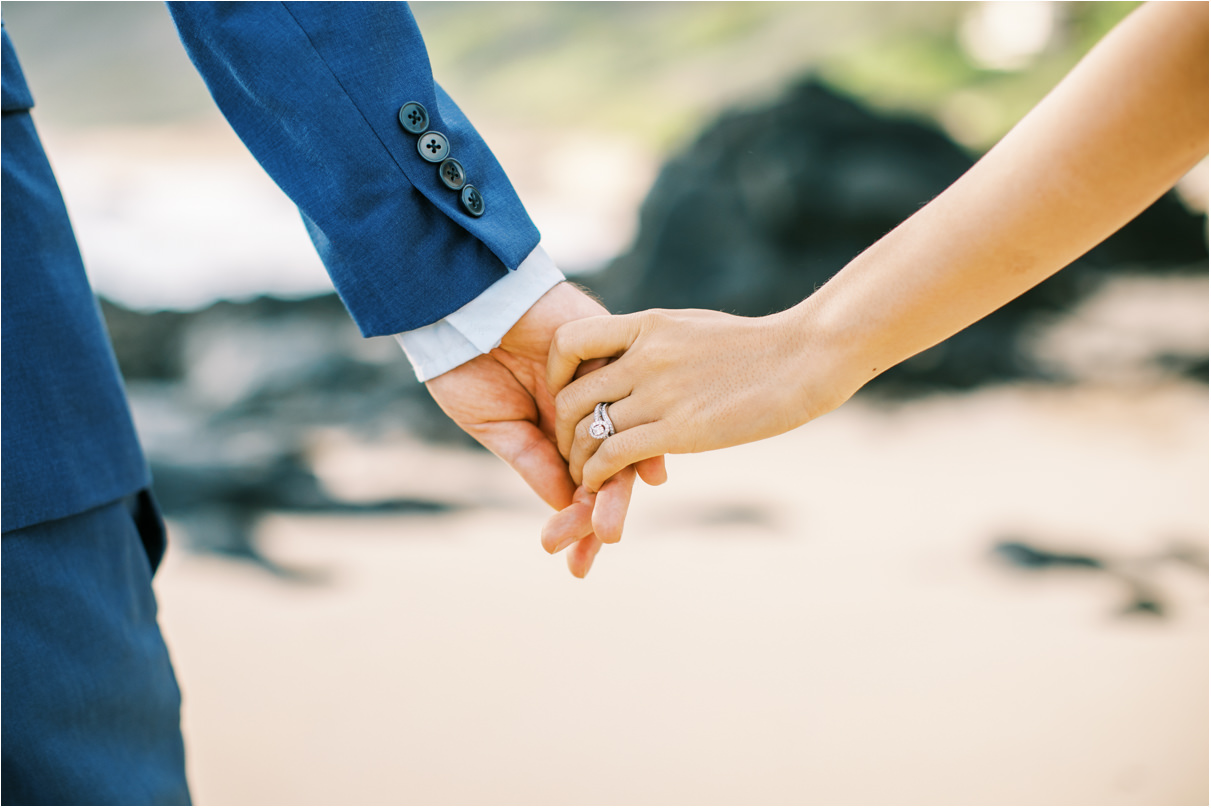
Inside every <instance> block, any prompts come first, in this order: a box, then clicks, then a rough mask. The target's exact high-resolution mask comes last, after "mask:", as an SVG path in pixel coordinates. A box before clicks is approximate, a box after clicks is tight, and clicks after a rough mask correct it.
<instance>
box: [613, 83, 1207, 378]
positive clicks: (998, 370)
mask: <svg viewBox="0 0 1211 808" xmlns="http://www.w3.org/2000/svg"><path fill="white" fill-rule="evenodd" d="M972 163H973V159H972V158H971V157H970V156H969V155H968V154H966V153H965V152H964V151H963V149H962V148H960V147H959V146H958V145H956V144H955V143H954V142H952V141H951V140H950V139H949V138H948V137H947V136H946V135H945V134H943V133H942V132H941V131H939V130H938V129H937V128H936V127H934V126H933V125H931V124H926V123H922V122H920V121H916V120H909V119H904V118H894V117H888V116H885V115H880V114H878V113H875V112H872V111H870V110H868V109H865V108H863V107H861V106H859V105H858V104H856V103H854V102H853V101H851V100H849V99H847V98H844V97H842V96H840V95H838V94H836V93H834V92H832V91H831V90H829V89H827V88H826V87H824V86H822V85H820V84H818V83H816V82H808V83H805V84H802V85H800V86H798V87H796V88H794V89H793V90H792V91H790V92H789V93H788V94H787V95H786V97H784V98H783V99H781V100H780V101H778V102H777V103H775V104H774V105H772V106H770V107H768V108H766V109H761V110H757V111H748V112H736V113H729V114H726V115H725V116H724V117H723V118H721V119H720V120H719V121H718V122H717V123H716V124H715V125H713V126H712V127H710V128H709V129H708V130H707V131H706V132H705V133H704V134H703V135H702V136H701V137H700V138H699V139H698V141H697V142H696V143H694V144H693V145H692V146H691V147H690V148H689V149H687V150H686V151H685V152H684V153H683V154H681V155H678V156H677V157H675V158H674V159H673V160H671V161H670V162H669V163H668V164H667V165H666V166H665V167H664V169H663V170H662V172H661V174H660V176H659V178H658V179H657V181H656V184H655V185H654V186H653V188H652V190H651V192H650V194H649V195H648V198H647V199H646V201H645V202H644V205H643V209H642V212H641V216H640V228H639V234H638V237H637V239H636V242H635V244H634V246H633V247H632V248H631V249H630V251H629V252H627V253H626V254H625V255H623V256H621V257H620V258H618V259H617V260H616V261H615V262H614V263H613V264H612V265H611V266H609V267H608V268H607V269H605V270H604V271H603V272H602V273H601V274H600V275H599V276H597V277H595V278H593V280H592V285H593V286H594V288H595V289H596V290H597V291H598V292H599V294H601V296H602V298H603V299H604V300H605V302H606V304H607V305H608V306H610V308H611V309H612V310H614V311H634V310H637V309H643V308H651V307H663V308H686V307H690V308H707V309H719V310H722V311H728V312H733V313H736V314H742V315H748V316H759V315H763V314H769V313H771V312H775V311H780V310H782V309H785V308H788V307H790V306H792V305H794V304H795V303H797V302H798V301H799V300H801V299H803V298H804V297H806V296H808V295H809V294H811V293H812V292H813V291H814V290H815V289H817V288H818V287H819V286H820V285H821V284H823V283H824V282H825V281H827V280H828V279H829V278H830V277H832V275H834V274H835V273H836V272H837V271H838V270H840V269H841V268H842V267H843V266H845V264H846V263H847V262H848V261H850V260H851V259H852V258H853V257H854V256H856V255H857V254H858V253H860V252H861V251H862V250H864V249H865V248H866V247H867V246H869V245H870V244H872V243H873V242H875V241H877V240H878V239H879V238H880V237H882V236H883V235H884V234H885V233H887V232H888V231H889V230H891V229H893V228H894V227H895V226H896V225H898V224H899V223H900V222H902V221H903V220H904V219H906V218H908V217H909V216H910V215H912V213H914V212H915V211H916V210H918V209H919V208H920V207H921V206H922V205H924V204H926V203H927V202H929V200H930V199H932V198H933V197H935V196H936V195H938V194H939V193H941V192H942V191H943V190H944V189H945V188H946V187H947V186H948V185H950V184H951V183H952V182H953V181H954V180H955V179H957V178H958V177H959V176H960V175H961V174H962V173H963V172H964V171H966V170H967V168H969V167H970V166H971V164H972ZM1206 261H1207V248H1206V242H1205V239H1204V235H1203V220H1202V217H1199V216H1197V215H1193V214H1191V213H1189V212H1188V211H1187V210H1186V209H1185V207H1184V206H1183V205H1182V204H1181V203H1180V202H1179V201H1177V200H1176V199H1175V198H1174V197H1173V196H1172V195H1169V196H1166V197H1164V198H1162V199H1161V200H1160V201H1159V202H1157V203H1156V204H1155V205H1153V206H1152V207H1151V208H1150V209H1149V210H1147V211H1146V212H1145V213H1144V214H1143V215H1141V216H1140V217H1139V218H1138V219H1137V220H1136V221H1135V222H1133V223H1132V224H1130V225H1128V226H1127V227H1126V228H1124V230H1123V231H1121V232H1120V233H1119V234H1118V235H1116V236H1115V237H1113V238H1112V239H1110V240H1109V241H1107V242H1106V243H1105V244H1103V245H1102V246H1100V247H1098V248H1097V249H1096V250H1094V251H1093V252H1091V253H1090V254H1089V255H1088V256H1087V257H1086V258H1084V259H1082V260H1081V261H1079V262H1077V264H1075V265H1074V266H1072V267H1070V268H1069V269H1067V270H1065V271H1064V272H1062V273H1060V274H1059V275H1058V276H1056V277H1054V278H1052V279H1051V280H1049V281H1047V282H1046V283H1044V284H1042V285H1040V286H1039V287H1037V288H1036V289H1034V290H1032V291H1030V292H1028V293H1027V294H1025V295H1023V296H1022V297H1020V298H1019V299H1018V300H1016V301H1014V302H1012V303H1010V304H1009V305H1008V306H1006V307H1004V308H1003V309H1001V310H1000V311H999V312H997V313H996V314H995V315H993V316H991V317H988V318H986V319H985V320H983V321H982V322H980V323H978V324H976V325H975V326H973V327H971V328H969V329H967V330H966V331H964V332H963V333H961V334H959V335H957V336H955V337H954V338H952V339H950V340H948V341H947V342H945V343H943V344H942V345H939V346H937V347H936V348H934V349H932V350H930V351H927V352H926V353H924V354H922V355H921V356H919V357H916V358H914V359H912V360H910V361H909V362H906V363H904V364H903V365H901V366H900V367H898V368H895V369H893V370H891V371H889V372H888V373H886V374H884V375H883V376H882V377H880V379H879V380H877V386H880V387H882V389H883V390H884V391H885V392H887V391H890V390H891V389H898V390H901V391H911V390H920V389H933V388H967V387H972V386H975V385H978V384H982V383H985V382H989V381H994V380H998V379H1004V378H1014V377H1038V376H1040V375H1042V374H1041V372H1040V371H1039V370H1038V369H1037V368H1035V367H1032V366H1031V365H1030V363H1029V362H1028V361H1027V360H1026V359H1025V358H1024V357H1023V356H1022V355H1021V354H1020V351H1019V350H1018V348H1019V337H1020V335H1021V334H1022V333H1023V330H1024V329H1025V328H1026V327H1028V326H1029V325H1030V324H1031V323H1032V321H1033V320H1034V318H1035V317H1036V316H1037V315H1038V314H1040V313H1047V312H1056V311H1059V310H1062V309H1065V308H1067V307H1069V306H1071V305H1072V304H1073V303H1075V302H1076V301H1077V300H1079V299H1080V298H1081V297H1083V296H1084V295H1085V294H1087V293H1088V292H1090V291H1092V290H1093V289H1094V288H1096V286H1097V284H1098V283H1099V281H1100V280H1101V279H1102V278H1104V277H1105V276H1106V274H1107V273H1108V272H1110V271H1114V270H1119V269H1123V268H1134V269H1138V268H1140V267H1147V268H1149V269H1152V270H1155V269H1158V268H1160V269H1168V270H1181V271H1201V272H1205V271H1206Z"/></svg>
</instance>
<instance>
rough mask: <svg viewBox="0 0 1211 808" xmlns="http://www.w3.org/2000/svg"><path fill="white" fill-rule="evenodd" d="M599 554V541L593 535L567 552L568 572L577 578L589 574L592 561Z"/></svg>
mask: <svg viewBox="0 0 1211 808" xmlns="http://www.w3.org/2000/svg"><path fill="white" fill-rule="evenodd" d="M599 552H601V539H599V538H597V536H595V535H590V536H587V537H585V538H583V539H581V540H580V541H578V542H576V544H575V545H573V546H572V549H571V550H569V551H568V570H569V571H570V572H571V573H572V574H573V575H575V576H576V577H577V578H583V577H585V576H586V575H588V574H589V570H590V569H591V568H592V566H593V559H595V558H597V554H598V553H599Z"/></svg>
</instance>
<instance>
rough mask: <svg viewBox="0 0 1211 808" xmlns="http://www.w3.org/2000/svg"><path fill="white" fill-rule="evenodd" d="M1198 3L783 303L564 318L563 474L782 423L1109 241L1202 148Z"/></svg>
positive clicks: (1148, 25) (729, 441)
mask: <svg viewBox="0 0 1211 808" xmlns="http://www.w3.org/2000/svg"><path fill="white" fill-rule="evenodd" d="M1207 8H1208V6H1207V4H1206V3H1154V4H1148V5H1145V6H1142V7H1140V8H1139V9H1137V10H1136V11H1135V12H1133V13H1132V14H1131V15H1130V16H1129V17H1128V18H1127V19H1126V20H1124V21H1123V22H1122V23H1121V24H1120V25H1119V26H1118V27H1117V28H1115V30H1114V31H1112V32H1111V33H1110V34H1109V35H1107V36H1106V37H1105V39H1103V40H1102V42H1100V43H1099V44H1098V45H1097V47H1095V48H1094V49H1093V50H1092V51H1091V52H1090V53H1089V54H1088V55H1087V56H1086V57H1085V59H1084V60H1082V62H1081V63H1080V64H1079V65H1077V67H1076V68H1074V69H1073V71H1072V72H1071V73H1070V74H1069V75H1068V76H1067V77H1066V78H1065V79H1064V80H1063V81H1062V82H1061V83H1060V84H1059V85H1058V86H1057V87H1056V88H1055V89H1054V90H1053V91H1052V92H1051V93H1050V94H1049V95H1048V96H1047V97H1046V98H1045V99H1043V101H1042V102H1040V103H1039V105H1038V106H1036V107H1035V108H1034V110H1032V111H1031V112H1030V114H1029V115H1027V116H1026V117H1025V118H1024V119H1023V120H1022V121H1021V122H1020V123H1019V124H1018V125H1017V126H1016V127H1015V128H1014V129H1013V131H1011V132H1010V133H1009V134H1008V135H1006V136H1005V138H1004V139H1003V140H1002V141H1001V142H1000V143H998V144H997V146H996V147H995V148H993V149H992V150H991V151H990V152H989V153H988V154H987V155H985V156H984V157H983V159H981V160H980V161H979V162H978V163H977V164H976V165H975V166H973V167H972V168H971V170H970V171H968V172H967V173H966V174H965V175H964V176H963V177H961V178H960V179H959V180H958V181H956V182H955V183H954V185H952V186H951V187H950V188H948V189H947V190H946V191H945V192H944V193H942V194H941V195H940V196H938V197H937V198H936V199H935V200H933V201H932V202H931V203H930V204H928V205H926V206H925V207H924V208H922V209H921V210H920V211H918V212H917V213H916V214H915V215H914V216H912V217H911V218H910V219H908V220H907V221H905V222H904V223H903V224H901V225H900V226H899V227H898V228H896V229H895V230H893V231H892V232H891V233H889V234H888V235H887V236H885V237H884V238H882V239H881V240H879V241H878V242H877V243H876V244H874V245H873V246H872V247H870V248H869V249H868V250H866V251H865V252H864V253H862V255H860V256H858V257H857V258H856V259H854V260H853V261H852V262H851V263H850V264H849V265H847V266H846V267H845V268H844V269H843V270H842V271H841V272H839V273H838V274H837V275H836V276H835V277H834V278H833V279H832V280H830V281H829V282H828V283H827V284H825V285H824V286H823V287H822V288H821V289H820V290H819V291H818V292H816V293H815V294H813V295H812V296H811V297H809V298H808V299H807V300H805V301H803V302H802V303H800V304H799V305H797V306H795V307H794V308H792V309H789V310H788V311H785V312H782V313H780V314H775V315H771V316H769V317H758V318H744V317H734V316H732V315H728V314H722V313H719V312H713V311H695V310H684V311H661V310H652V311H645V312H639V313H637V314H630V315H624V316H620V317H609V316H605V317H591V318H589V319H585V320H578V321H576V322H573V323H568V324H566V325H564V326H562V327H561V328H560V329H559V330H558V331H557V333H556V335H555V340H554V342H553V343H552V348H551V354H550V358H549V362H548V367H547V382H548V384H549V386H550V389H551V390H552V391H555V392H556V393H557V394H558V395H557V399H556V400H557V418H556V429H555V434H556V440H557V443H558V446H559V450H560V452H562V453H563V455H564V456H565V457H567V458H569V467H570V470H571V476H572V479H573V480H574V481H575V482H577V483H582V484H583V487H584V489H585V490H586V491H587V492H591V491H597V490H598V489H601V488H602V486H604V485H606V484H607V481H609V480H611V479H612V478H613V476H614V475H615V474H617V473H618V472H619V471H620V470H622V469H625V468H627V467H629V466H630V465H632V464H634V463H636V462H639V461H642V460H643V459H645V458H655V457H660V456H661V455H663V454H665V453H670V452H672V453H678V452H702V451H707V450H709V449H718V448H723V447H726V446H734V445H736V444H739V443H746V442H749V441H755V440H760V439H762V438H766V437H771V436H773V435H778V434H781V433H783V432H786V431H789V430H791V429H794V428H795V427H798V426H800V425H802V424H805V423H807V422H808V421H811V420H813V419H814V418H817V417H819V416H821V415H823V414H825V413H827V412H829V411H831V410H833V409H835V408H836V407H838V406H840V405H841V404H843V403H844V402H845V401H847V400H848V399H849V398H850V397H851V396H852V395H853V394H854V393H855V392H857V390H858V389H859V388H861V387H862V386H863V385H864V384H866V383H867V382H868V381H870V380H871V379H872V378H874V377H875V376H877V375H879V374H880V373H882V372H883V371H884V370H886V369H887V368H889V367H891V366H893V365H895V364H897V363H899V362H902V361H903V360H905V359H907V358H908V357H910V356H913V355H915V354H917V353H919V352H921V351H923V350H925V349H927V348H929V347H931V346H933V345H936V344H937V343H939V342H941V341H942V340H944V339H946V338H947V337H949V336H951V335H952V334H954V333H956V332H957V331H960V330H962V329H963V328H965V327H967V326H968V325H970V324H971V323H973V322H975V321H976V320H979V319H980V318H982V317H984V316H985V315H987V314H989V313H990V312H992V311H994V310H996V309H997V308H999V307H1001V306H1003V305H1004V304H1005V303H1007V302H1009V301H1010V300H1012V299H1013V298H1015V297H1017V296H1018V295H1020V294H1022V293H1023V292H1025V291H1026V290H1027V289H1030V288H1031V287H1033V286H1035V285H1036V284H1038V283H1040V282H1041V281H1043V280H1045V279H1046V278H1047V277H1049V276H1050V275H1052V274H1054V273H1055V272H1057V271H1059V270H1060V269H1062V268H1063V267H1064V266H1066V265H1067V264H1069V263H1071V262H1072V261H1073V260H1075V259H1076V258H1078V257H1079V256H1080V255H1082V254H1083V253H1085V252H1086V251H1087V250H1089V249H1090V248H1092V247H1093V246H1095V245H1096V244H1098V243H1099V242H1101V241H1102V240H1104V239H1105V238H1107V237H1108V236H1110V235H1111V234H1112V233H1114V231H1116V230H1117V229H1119V228H1120V227H1122V226H1123V225H1124V224H1126V223H1127V222H1128V221H1130V220H1131V219H1132V218H1134V217H1135V216H1136V215H1137V214H1139V213H1140V212H1141V211H1142V210H1143V209H1144V208H1146V207H1147V206H1148V205H1150V204H1151V203H1152V202H1153V201H1155V200H1156V199H1157V198H1158V197H1160V196H1161V194H1163V193H1164V192H1165V191H1166V190H1167V189H1169V188H1171V187H1172V186H1173V185H1174V184H1175V183H1176V182H1177V180H1178V179H1180V178H1181V177H1182V175H1183V174H1185V173H1186V172H1187V171H1189V170H1190V169H1191V168H1192V167H1193V166H1194V165H1196V164H1197V163H1198V161H1199V160H1200V159H1201V158H1202V157H1203V156H1204V155H1206V153H1207V91H1208V85H1207V63H1208V62H1207V60H1208V52H1207V26H1208V13H1207ZM609 358H614V361H612V362H610V363H609V364H608V365H606V366H604V367H602V368H600V369H598V370H595V371H594V372H592V373H588V374H586V375H582V376H581V377H579V378H578V377H577V371H578V368H580V366H581V364H582V363H583V362H586V361H588V360H595V359H609ZM599 401H608V402H615V403H613V404H612V405H611V406H610V408H609V412H610V416H611V419H612V420H613V422H614V424H615V427H616V429H618V433H617V434H616V435H614V436H612V437H610V438H607V439H606V440H604V441H597V440H594V439H592V438H591V437H589V435H588V426H589V424H590V423H591V420H592V418H591V415H592V410H593V407H594V405H595V404H596V403H597V402H599ZM559 518H560V517H558V516H557V517H554V518H553V522H555V521H557V520H558V519H559ZM548 549H550V548H548Z"/></svg>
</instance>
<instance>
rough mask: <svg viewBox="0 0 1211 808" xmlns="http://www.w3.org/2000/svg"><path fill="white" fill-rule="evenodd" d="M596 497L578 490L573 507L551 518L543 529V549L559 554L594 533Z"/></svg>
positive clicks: (570, 506) (583, 490)
mask: <svg viewBox="0 0 1211 808" xmlns="http://www.w3.org/2000/svg"><path fill="white" fill-rule="evenodd" d="M593 501H594V496H593V495H592V494H590V493H589V492H588V491H586V490H585V489H583V488H581V489H578V490H577V492H576V496H575V498H574V501H573V502H572V504H571V505H569V506H568V507H566V508H564V509H563V510H561V511H559V512H558V513H556V514H554V515H553V516H551V518H550V519H548V520H547V523H546V524H545V525H543V528H542V547H543V549H544V550H546V551H547V552H548V553H558V552H559V551H561V550H563V549H565V548H566V547H568V546H569V545H571V544H572V542H575V541H579V540H581V539H583V538H585V537H586V536H588V535H589V534H590V533H592V532H593Z"/></svg>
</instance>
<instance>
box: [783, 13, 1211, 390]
mask: <svg viewBox="0 0 1211 808" xmlns="http://www.w3.org/2000/svg"><path fill="white" fill-rule="evenodd" d="M1206 153H1207V4H1205V3H1155V4H1150V5H1147V6H1144V7H1141V8H1140V9H1138V10H1137V11H1136V12H1134V13H1133V14H1132V15H1131V17H1129V18H1128V19H1127V20H1125V21H1124V22H1123V23H1122V24H1121V25H1120V26H1119V27H1118V28H1116V29H1115V30H1114V31H1113V32H1111V34H1110V35H1108V36H1107V37H1106V38H1105V39H1104V40H1103V41H1102V42H1101V43H1099V44H1098V46H1097V47H1096V48H1095V49H1094V50H1093V51H1091V52H1090V53H1089V55H1088V56H1086V57H1085V59H1084V60H1083V61H1082V62H1081V63H1080V64H1079V65H1078V66H1077V67H1076V68H1075V69H1074V70H1073V71H1072V72H1071V73H1070V74H1069V75H1068V76H1067V77H1066V78H1065V79H1064V80H1063V81H1062V82H1061V83H1060V84H1059V85H1058V86H1057V87H1056V88H1055V89H1054V90H1053V91H1052V92H1051V93H1050V94H1049V95H1048V96H1047V98H1045V99H1044V100H1043V101H1042V102H1041V103H1040V104H1039V105H1038V106H1037V107H1035V109H1034V110H1033V111H1032V112H1031V113H1030V114H1029V115H1027V116H1026V117H1025V118H1024V119H1023V120H1022V121H1021V122H1020V123H1019V124H1018V125H1017V126H1016V127H1015V128H1014V129H1013V131H1011V132H1010V133H1009V134H1008V135H1007V136H1006V137H1005V138H1004V139H1003V140H1002V141H1001V142H1000V143H998V144H997V146H996V147H994V148H993V149H992V150H991V151H990V152H989V153H988V154H987V155H985V156H984V158H983V159H981V160H980V161H979V162H978V163H977V164H976V165H975V166H973V167H972V169H971V170H970V171H968V172H967V173H966V174H965V175H964V176H963V177H962V178H960V179H959V180H958V181H957V182H956V183H955V184H954V185H952V186H951V187H950V188H948V189H947V190H946V191H945V192H944V193H943V194H941V195H940V196H939V197H937V198H936V199H935V200H934V201H932V202H931V203H930V204H928V205H927V206H926V207H924V208H922V209H921V210H920V211H919V212H918V213H917V214H916V215H914V216H913V217H911V218H910V219H908V220H907V221H905V222H904V223H903V224H901V225H900V226H899V227H897V228H896V229H895V230H893V231H892V232H891V233H889V234H888V235H887V236H885V237H884V238H883V239H881V240H880V241H879V242H877V243H876V244H874V245H873V246H872V247H870V248H869V249H868V250H866V251H865V252H864V253H862V255H860V256H859V257H858V258H856V259H854V261H852V262H851V263H850V264H849V265H848V266H846V267H845V269H843V270H842V271H841V272H840V273H838V274H837V275H836V276H835V277H834V278H833V279H832V280H831V281H829V283H827V284H826V285H825V286H824V287H822V288H821V289H820V290H819V291H818V292H817V293H816V294H814V295H812V297H810V298H808V299H807V300H806V301H804V302H803V303H802V304H800V305H799V306H798V307H796V309H794V310H792V312H791V313H790V314H791V315H792V316H793V317H796V318H798V319H800V320H802V321H803V322H804V323H805V324H806V323H811V326H810V329H811V332H812V333H813V334H814V335H815V337H814V340H813V344H812V345H810V346H805V350H810V351H813V352H814V351H818V350H819V349H820V348H821V344H820V340H824V341H825V346H824V347H825V348H826V349H827V350H830V351H834V352H836V355H837V356H838V357H840V358H841V359H840V362H839V365H838V367H839V368H843V371H842V372H843V373H844V374H845V376H846V379H845V382H844V385H843V386H844V387H846V388H847V389H849V391H850V392H853V391H855V390H857V389H858V388H859V387H861V386H862V385H863V384H865V383H866V382H867V381H869V380H870V379H871V378H873V377H874V376H876V375H878V374H879V373H881V372H883V371H884V370H886V369H887V368H889V367H891V366H893V365H895V364H897V363H899V362H901V361H903V360H904V359H907V358H908V357H910V356H913V355H914V354H916V353H919V352H920V351H923V350H925V349H926V348H929V347H931V346H933V345H935V344H937V343H938V342H941V341H942V340H944V339H946V338H947V337H949V336H951V335H952V334H954V333H956V332H957V331H960V330H962V329H963V328H965V327H966V326H968V325H970V324H971V323H973V322H975V321H976V320H979V319H980V318H982V317H984V316H985V315H987V314H989V313H990V312H992V311H994V310H995V309H997V308H999V307H1000V306H1002V305H1004V304H1005V303H1007V302H1008V301H1010V300H1012V299H1013V298H1015V297H1017V296H1018V295H1020V294H1022V293H1023V292H1025V291H1026V290H1027V289H1030V288H1031V287H1033V286H1035V285H1036V284H1038V283H1039V282H1041V281H1043V280H1044V279H1046V278H1047V277H1049V276H1050V275H1052V274H1053V273H1055V272H1057V271H1058V270H1060V269H1061V268H1063V267H1064V266H1066V265H1068V264H1069V263H1071V262H1072V261H1073V260H1075V259H1076V258H1078V257H1079V256H1080V255H1082V254H1083V253H1085V252H1086V251H1088V250H1089V249H1091V248H1092V247H1094V246H1095V245H1097V244H1098V243H1099V242H1101V241H1102V240H1104V239H1105V238H1107V237H1108V236H1110V235H1111V234H1112V233H1113V232H1114V231H1116V230H1118V229H1119V228H1120V227H1122V226H1123V225H1124V224H1126V223H1127V222H1128V221H1130V220H1131V219H1132V218H1134V217H1135V216H1136V215H1137V214H1139V213H1140V212H1141V211H1142V210H1143V209H1144V208H1146V207H1147V206H1148V205H1150V204H1151V203H1152V202H1153V201H1155V200H1156V199H1157V198H1158V197H1159V196H1160V195H1161V194H1163V193H1164V192H1165V191H1166V190H1167V189H1168V188H1170V187H1172V186H1173V184H1174V183H1176V182H1177V180H1178V179H1180V178H1181V176H1182V175H1183V174H1184V173H1185V172H1186V171H1188V170H1189V169H1190V168H1191V167H1192V166H1193V165H1194V164H1195V163H1197V162H1198V160H1199V158H1201V157H1202V156H1203V155H1204V154H1206ZM817 364H818V357H817V358H816V359H815V360H813V362H812V365H811V366H813V367H815V366H816V365H817Z"/></svg>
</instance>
